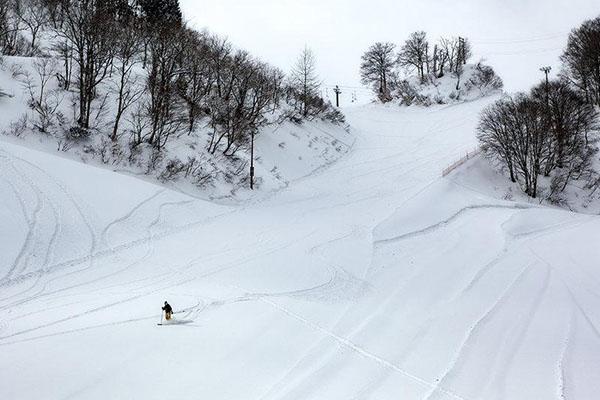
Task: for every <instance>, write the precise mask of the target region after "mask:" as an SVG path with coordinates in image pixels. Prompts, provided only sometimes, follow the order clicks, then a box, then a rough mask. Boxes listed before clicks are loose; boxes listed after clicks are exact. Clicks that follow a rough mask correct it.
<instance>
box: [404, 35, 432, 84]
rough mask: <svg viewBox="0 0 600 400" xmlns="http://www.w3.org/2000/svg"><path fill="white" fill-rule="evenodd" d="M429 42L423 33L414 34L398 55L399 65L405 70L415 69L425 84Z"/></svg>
mask: <svg viewBox="0 0 600 400" xmlns="http://www.w3.org/2000/svg"><path fill="white" fill-rule="evenodd" d="M429 61H430V55H429V42H428V41H427V34H426V33H425V32H423V31H419V32H414V33H412V34H411V35H410V38H409V39H408V40H407V41H406V42H405V43H404V46H402V48H401V49H400V53H399V54H398V63H399V64H400V66H402V67H405V68H414V69H415V70H416V71H417V73H418V75H419V78H420V79H421V82H425V76H426V72H427V70H426V67H427V66H428V65H429Z"/></svg>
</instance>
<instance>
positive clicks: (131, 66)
mask: <svg viewBox="0 0 600 400" xmlns="http://www.w3.org/2000/svg"><path fill="white" fill-rule="evenodd" d="M115 44H116V48H115V57H114V62H113V65H114V66H115V69H116V73H117V78H116V81H115V82H114V83H113V87H112V91H113V93H115V94H116V95H117V108H116V111H115V116H114V118H115V121H114V123H113V129H112V134H111V136H110V139H111V140H112V141H113V142H115V141H116V140H117V138H118V133H119V124H120V122H121V118H122V117H123V114H124V113H125V112H126V111H127V110H128V109H129V107H130V106H131V105H132V104H133V103H135V102H136V101H137V100H139V99H140V97H141V96H142V94H143V93H144V90H143V87H142V86H141V85H139V82H138V74H137V73H136V71H135V67H136V66H137V65H138V64H139V63H140V62H141V59H140V57H139V54H140V50H141V45H142V39H141V35H140V32H139V30H138V29H137V27H135V26H134V25H133V24H127V25H122V26H121V27H120V29H119V30H118V33H117V40H116V43H115Z"/></svg>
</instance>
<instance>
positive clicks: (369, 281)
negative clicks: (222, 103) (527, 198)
mask: <svg viewBox="0 0 600 400" xmlns="http://www.w3.org/2000/svg"><path fill="white" fill-rule="evenodd" d="M489 101H491V100H489V99H488V100H481V101H477V102H471V103H467V104H463V105H458V106H452V107H435V108H432V109H429V110H427V109H419V108H416V109H398V108H396V107H390V108H385V107H381V106H366V107H359V108H355V109H350V110H347V115H348V118H349V121H350V123H351V125H352V126H353V128H354V133H355V135H356V141H355V143H354V145H353V149H352V151H351V153H350V154H349V155H348V156H347V157H346V158H345V159H343V160H342V161H340V162H338V163H337V164H335V165H333V166H331V167H329V168H327V169H323V170H321V171H318V172H316V173H314V174H312V175H311V176H308V177H306V178H302V179H300V180H298V181H296V182H293V183H292V184H291V185H290V187H289V188H288V189H286V190H284V191H282V192H279V193H275V194H272V195H270V196H269V197H267V198H265V197H264V196H263V197H259V198H256V199H255V200H254V201H251V202H247V203H245V204H243V205H240V206H235V207H232V206H222V205H217V204H214V203H208V202H205V201H200V200H195V199H193V198H190V197H187V196H185V195H182V194H179V193H175V192H172V191H169V190H165V189H161V188H159V187H156V186H154V185H151V184H148V183H145V182H143V181H139V180H136V179H133V178H130V177H126V176H123V175H119V174H115V173H112V172H109V171H106V170H101V169H97V168H92V167H88V166H85V165H82V164H77V163H74V162H72V161H68V160H65V159H61V158H58V157H56V156H55V155H47V154H43V153H38V152H35V151H31V150H27V149H25V148H22V147H18V146H14V145H9V144H6V143H1V142H0V189H1V192H0V193H1V197H0V202H1V204H2V207H1V209H0V217H1V220H2V224H3V226H2V227H0V252H1V253H0V254H2V258H1V259H0V260H1V263H0V312H1V314H0V354H1V357H0V371H1V372H0V398H2V399H42V398H43V399H117V398H121V399H211V400H217V399H232V400H236V399H256V400H259V399H260V400H274V399H289V400H292V399H298V400H300V399H327V400H334V399H340V400H348V399H356V400H358V399H382V400H383V399H421V400H434V399H463V400H474V399H511V400H513V399H527V400H531V399H578V400H580V399H593V398H596V397H595V396H597V393H599V392H600V307H599V306H600V269H599V267H598V265H597V262H598V260H600V248H599V246H598V245H597V244H598V242H599V239H600V233H599V232H600V220H599V219H598V218H596V217H590V216H583V215H576V214H572V213H567V212H563V211H558V210H551V209H545V208H540V207H537V206H536V205H535V204H519V203H511V202H506V201H501V200H497V199H493V198H489V197H487V196H485V195H484V194H482V193H481V191H479V190H478V188H477V187H476V186H469V185H465V184H464V183H463V182H461V180H460V179H458V177H457V176H456V175H457V174H454V175H451V176H450V177H449V178H446V179H441V178H440V173H441V171H442V169H443V168H444V167H446V166H447V165H448V164H450V163H451V162H453V161H454V160H456V159H457V158H459V157H460V156H461V155H462V154H464V153H465V152H466V151H468V150H471V149H472V148H473V147H474V146H475V138H474V133H473V132H474V129H475V125H476V121H477V115H478V112H479V111H480V109H481V108H482V107H483V106H484V105H485V104H486V103H488V102H489ZM164 300H169V302H170V303H171V304H172V305H173V306H174V308H175V310H176V315H175V317H176V319H175V323H174V324H172V325H169V326H157V323H158V322H160V306H161V305H162V303H163V301H164Z"/></svg>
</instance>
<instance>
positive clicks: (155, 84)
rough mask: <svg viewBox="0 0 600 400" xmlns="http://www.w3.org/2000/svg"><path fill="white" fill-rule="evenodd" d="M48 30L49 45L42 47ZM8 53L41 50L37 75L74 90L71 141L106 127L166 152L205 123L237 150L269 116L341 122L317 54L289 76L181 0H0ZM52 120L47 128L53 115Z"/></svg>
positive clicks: (38, 102) (40, 88)
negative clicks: (193, 23) (216, 30)
mask: <svg viewBox="0 0 600 400" xmlns="http://www.w3.org/2000/svg"><path fill="white" fill-rule="evenodd" d="M42 32H46V33H48V34H49V35H48V37H50V38H51V39H49V40H48V42H49V43H51V47H50V48H47V49H42V50H40V45H39V39H38V38H39V35H40V34H41V33H42ZM0 50H1V52H2V54H6V55H39V56H41V57H40V58H39V59H40V60H42V61H36V62H35V67H34V70H35V73H34V75H39V76H42V75H43V77H44V80H46V79H48V80H49V79H56V80H57V81H58V84H59V86H60V90H62V91H64V92H65V93H67V92H72V93H74V95H75V96H74V107H73V109H74V115H73V119H72V123H73V124H75V126H74V127H71V128H70V129H68V133H69V134H70V135H71V136H72V138H73V139H75V138H82V137H85V136H88V135H90V134H95V133H99V134H104V135H106V136H108V137H109V138H110V140H112V141H113V142H114V143H117V142H119V141H120V139H121V137H122V136H123V135H124V134H126V133H127V134H129V138H130V140H129V144H130V146H132V147H135V146H138V145H140V144H142V143H145V144H148V145H150V146H152V148H154V149H155V150H157V151H160V150H161V149H163V148H164V147H165V146H167V145H168V143H169V140H170V138H172V137H174V136H178V135H183V134H186V133H191V132H193V131H194V130H196V129H197V127H198V124H199V123H200V122H202V126H208V127H210V131H211V133H210V135H211V136H210V140H207V142H208V145H207V150H208V151H209V152H210V153H213V154H214V153H215V152H217V151H220V152H221V153H222V154H224V155H226V156H233V155H234V154H235V153H236V152H237V151H238V150H239V149H242V148H245V146H246V145H247V144H248V141H249V140H250V138H251V137H252V135H254V134H255V133H256V132H258V130H259V129H260V128H261V127H262V126H263V125H265V124H267V123H268V122H269V121H271V120H272V118H271V119H269V118H268V115H269V114H272V115H275V116H277V117H278V118H289V119H293V120H295V121H300V120H302V119H307V118H312V117H315V116H321V117H327V118H329V119H331V120H333V121H334V122H339V121H341V120H342V119H343V117H342V115H341V114H339V112H337V111H336V110H334V109H333V108H332V106H331V105H330V104H329V103H328V102H325V101H324V100H323V99H322V98H321V97H320V82H319V80H318V77H317V75H316V72H315V69H316V67H315V58H314V55H313V54H312V53H311V51H310V50H308V49H306V50H305V51H304V52H303V53H302V55H301V57H300V59H299V61H298V64H297V66H296V68H295V69H294V71H292V73H291V74H290V76H286V74H284V73H283V72H282V71H280V70H278V69H277V68H274V67H272V66H270V65H268V64H266V63H264V62H262V61H260V60H258V59H256V58H254V57H252V56H251V55H250V54H249V53H248V52H246V51H243V50H237V49H235V48H234V46H232V44H231V43H229V42H228V41H227V40H226V39H223V38H220V37H217V36H215V35H212V34H210V33H208V32H198V31H195V30H193V29H190V28H189V27H187V26H186V25H185V23H184V21H183V18H182V13H181V10H180V6H179V3H178V0H2V2H0ZM42 53H43V54H42ZM49 59H52V60H54V62H52V63H50V62H48V61H47V60H49ZM44 60H46V61H44ZM49 69H51V71H50V70H49ZM38 78H39V77H38ZM39 80H40V79H36V81H39ZM47 83H48V82H47V81H45V82H44V84H42V85H40V84H39V82H36V83H34V84H30V85H29V87H30V89H31V90H30V92H31V101H30V103H31V106H32V108H33V109H34V110H36V111H38V110H43V112H44V113H45V114H48V112H49V111H56V110H57V109H58V107H55V106H54V105H55V104H54V103H53V104H48V102H49V101H50V100H51V99H52V98H54V99H56V98H57V97H56V96H47V95H46V94H45V93H44V90H45V89H44V88H45V87H49V86H50V85H48V84H47ZM40 92H41V93H40ZM107 103H110V105H108V104H107ZM109 108H110V109H111V113H113V114H111V117H112V118H111V120H112V126H111V127H110V129H109V130H108V131H101V130H100V129H98V126H97V125H96V124H95V122H96V120H97V119H98V116H100V115H101V114H102V113H103V112H104V113H106V112H107V111H106V110H107V109H109ZM38 113H39V111H38ZM58 117H61V118H60V119H64V118H62V117H63V116H62V115H58ZM40 118H41V115H40ZM44 119H45V123H44V124H43V130H44V131H47V130H48V129H49V127H50V126H51V125H52V115H50V116H48V115H44ZM124 121H127V122H128V124H127V129H124V127H123V126H122V125H124V124H123V122H124Z"/></svg>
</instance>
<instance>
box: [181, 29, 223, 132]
mask: <svg viewBox="0 0 600 400" xmlns="http://www.w3.org/2000/svg"><path fill="white" fill-rule="evenodd" d="M182 37H183V38H185V39H184V40H185V44H184V47H183V57H182V62H183V65H182V67H183V69H184V70H185V73H184V74H181V75H180V76H179V77H178V79H177V91H178V93H179V96H180V97H181V98H182V99H183V101H184V102H185V104H186V107H187V114H188V133H192V132H193V131H194V129H195V128H196V122H197V120H198V119H199V118H201V117H202V115H206V107H204V105H205V102H206V99H207V97H208V96H209V95H210V93H211V90H212V89H213V87H214V85H215V81H216V74H215V72H214V71H213V70H212V68H211V64H210V62H209V61H208V60H209V58H210V56H211V48H210V45H209V40H208V39H207V38H206V36H205V34H199V33H197V32H195V31H192V30H189V29H186V30H185V32H184V34H183V35H182Z"/></svg>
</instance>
